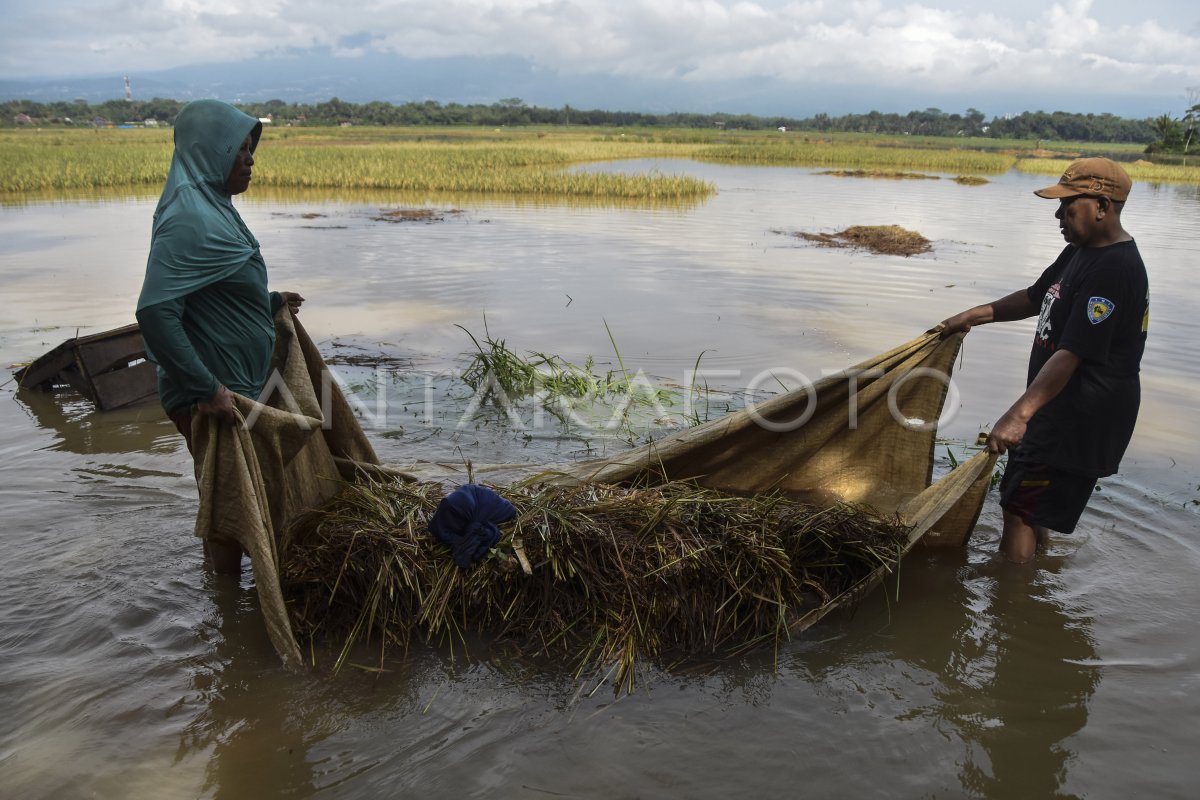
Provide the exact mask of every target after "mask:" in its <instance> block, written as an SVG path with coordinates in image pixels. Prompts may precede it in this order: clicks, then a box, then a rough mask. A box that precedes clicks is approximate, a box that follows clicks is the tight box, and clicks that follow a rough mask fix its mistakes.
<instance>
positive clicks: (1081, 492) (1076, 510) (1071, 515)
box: [1000, 453, 1097, 533]
mask: <svg viewBox="0 0 1200 800" xmlns="http://www.w3.org/2000/svg"><path fill="white" fill-rule="evenodd" d="M1096 480H1097V478H1096V477H1095V476H1094V475H1077V474H1075V473H1073V472H1064V471H1063V470H1061V469H1057V468H1055V467H1048V466H1046V465H1045V464H1037V463H1034V462H1030V461H1022V460H1020V459H1019V458H1015V457H1014V456H1013V455H1012V454H1011V453H1010V454H1009V457H1008V466H1007V467H1005V469H1004V477H1003V478H1001V479H1000V507H1001V508H1003V509H1004V510H1005V511H1007V512H1009V513H1011V514H1016V515H1017V516H1018V517H1020V518H1021V519H1023V520H1025V523H1026V524H1028V525H1035V526H1040V527H1043V528H1049V529H1050V530H1052V531H1059V532H1060V533H1070V532H1071V531H1073V530H1075V524H1076V523H1077V522H1079V517H1080V515H1081V514H1083V509H1084V507H1086V506H1087V504H1088V500H1090V499H1091V497H1092V491H1093V490H1094V489H1095V488H1096Z"/></svg>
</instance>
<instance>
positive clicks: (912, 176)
mask: <svg viewBox="0 0 1200 800" xmlns="http://www.w3.org/2000/svg"><path fill="white" fill-rule="evenodd" d="M819 174H821V175H833V176H834V177H836V178H880V179H883V180H893V181H936V180H938V176H937V175H926V174H925V173H924V172H901V171H900V170H894V169H827V170H825V171H824V172H821V173H819Z"/></svg>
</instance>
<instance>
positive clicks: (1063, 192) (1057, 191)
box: [1034, 183, 1083, 200]
mask: <svg viewBox="0 0 1200 800" xmlns="http://www.w3.org/2000/svg"><path fill="white" fill-rule="evenodd" d="M1034 194H1036V195H1037V196H1038V197H1044V198H1046V199H1047V200H1058V199H1059V198H1062V197H1074V196H1075V195H1077V194H1083V192H1081V191H1079V190H1078V189H1072V188H1071V187H1070V186H1067V185H1066V184H1064V183H1056V184H1054V185H1053V186H1047V187H1046V188H1045V189H1038V190H1037V191H1035V192H1034Z"/></svg>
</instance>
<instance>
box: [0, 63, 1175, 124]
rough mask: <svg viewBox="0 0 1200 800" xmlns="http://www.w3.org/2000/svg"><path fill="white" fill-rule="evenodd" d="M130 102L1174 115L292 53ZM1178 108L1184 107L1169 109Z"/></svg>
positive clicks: (180, 77)
mask: <svg viewBox="0 0 1200 800" xmlns="http://www.w3.org/2000/svg"><path fill="white" fill-rule="evenodd" d="M129 77H130V81H131V84H132V89H133V96H134V97H135V98H137V99H140V100H148V99H150V98H152V97H167V98H173V99H176V100H189V99H192V98H197V97H217V98H220V99H223V100H227V101H230V102H239V101H245V102H253V101H264V100H271V99H279V100H284V101H287V102H291V103H316V102H322V101H325V100H329V99H330V98H332V97H338V98H340V99H342V100H347V101H349V102H353V103H367V102H370V101H372V100H382V101H385V102H390V103H406V102H410V101H418V102H419V101H424V100H436V101H438V102H440V103H451V102H457V103H464V104H474V103H483V104H489V103H494V102H496V101H497V100H500V99H502V98H509V97H519V98H521V99H522V100H524V101H525V102H526V103H527V104H529V105H535V106H540V107H543V108H557V107H559V106H564V105H571V106H574V107H575V108H580V109H605V110H610V111H617V110H620V111H640V112H649V113H658V114H661V113H668V112H672V111H681V112H697V113H714V112H727V113H733V114H755V115H758V116H765V117H771V116H782V117H794V118H801V117H807V116H811V115H813V114H817V113H822V112H824V113H827V114H831V115H841V114H848V113H861V112H866V111H869V110H877V111H882V112H897V113H906V112H908V111H911V110H914V109H924V108H930V107H937V108H941V109H942V110H944V111H950V112H963V111H965V110H966V109H967V108H971V107H974V108H978V109H980V110H981V111H983V112H984V113H985V114H987V115H988V116H994V115H1003V114H1006V113H1019V112H1021V111H1038V110H1044V111H1052V110H1061V111H1072V112H1079V113H1089V112H1094V113H1103V112H1110V113H1114V114H1117V115H1119V116H1125V117H1133V118H1144V117H1148V116H1153V115H1156V114H1161V113H1163V111H1162V109H1164V108H1171V107H1173V104H1172V103H1173V101H1172V99H1171V98H1161V97H1155V96H1140V97H1136V98H1120V97H1111V96H1105V97H1097V96H1092V97H1089V96H1087V95H1078V94H1076V95H1071V96H1066V97H1058V98H1056V97H1047V96H1041V97H1040V99H1035V98H1033V97H1031V96H1029V95H1027V94H1026V95H1020V96H1018V95H1011V96H999V95H994V94H993V95H990V96H974V97H968V96H966V95H964V94H961V93H960V94H948V93H941V94H930V93H928V92H919V91H916V90H913V91H908V92H897V91H894V90H891V89H882V88H878V87H873V86H843V85H830V84H814V83H804V82H801V81H797V82H794V83H792V82H785V81H779V80H766V79H742V80H732V81H710V82H706V83H698V82H694V81H687V80H682V79H674V80H648V79H633V78H626V77H613V76H598V75H571V74H564V73H560V72H555V71H552V70H547V69H544V68H541V67H539V66H537V65H535V64H533V63H532V62H530V61H527V60H523V59H518V58H509V57H504V58H499V57H497V58H466V57H463V58H443V59H421V60H417V59H409V58H403V57H401V56H392V55H382V54H368V55H364V56H362V57H359V58H338V57H334V56H332V55H330V54H328V53H320V52H319V53H312V52H303V53H294V54H291V55H285V56H274V57H270V58H258V59H253V60H249V61H242V62H237V63H228V64H206V65H200V66H190V67H178V68H174V69H168V70H162V71H158V72H152V73H142V74H131V75H130V76H129ZM124 92H125V85H124V77H123V76H122V75H110V76H101V77H98V76H87V77H78V78H46V79H41V80H37V79H30V80H5V79H0V100H35V101H38V102H52V101H55V100H74V99H77V98H79V99H83V100H87V101H88V102H92V103H95V102H102V101H104V100H111V99H114V98H120V97H123V96H124ZM1174 105H1177V103H1174Z"/></svg>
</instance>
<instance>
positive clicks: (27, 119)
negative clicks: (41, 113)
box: [13, 114, 33, 125]
mask: <svg viewBox="0 0 1200 800" xmlns="http://www.w3.org/2000/svg"><path fill="white" fill-rule="evenodd" d="M13 122H15V123H17V124H18V125H32V124H33V117H31V116H29V115H28V114H17V115H16V116H15V117H13Z"/></svg>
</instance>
